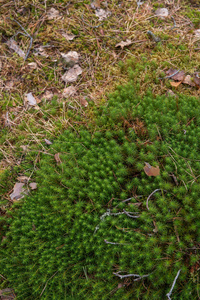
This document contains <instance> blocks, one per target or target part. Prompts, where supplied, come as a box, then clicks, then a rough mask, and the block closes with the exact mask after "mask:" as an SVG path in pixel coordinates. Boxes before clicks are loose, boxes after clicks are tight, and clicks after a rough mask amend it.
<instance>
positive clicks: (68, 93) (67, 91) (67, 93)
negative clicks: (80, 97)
mask: <svg viewBox="0 0 200 300" xmlns="http://www.w3.org/2000/svg"><path fill="white" fill-rule="evenodd" d="M76 92H77V90H76V88H75V87H74V86H73V85H70V86H68V87H66V88H64V90H63V94H62V95H63V97H65V98H68V97H71V96H73V95H75V94H76Z"/></svg>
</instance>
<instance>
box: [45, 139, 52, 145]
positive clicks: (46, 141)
mask: <svg viewBox="0 0 200 300" xmlns="http://www.w3.org/2000/svg"><path fill="white" fill-rule="evenodd" d="M44 141H45V143H46V144H47V145H52V142H51V141H50V140H47V139H44Z"/></svg>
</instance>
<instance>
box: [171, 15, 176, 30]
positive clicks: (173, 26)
mask: <svg viewBox="0 0 200 300" xmlns="http://www.w3.org/2000/svg"><path fill="white" fill-rule="evenodd" d="M171 19H172V21H173V22H174V26H173V27H171V28H170V30H173V29H174V28H176V21H175V19H174V17H173V16H171Z"/></svg>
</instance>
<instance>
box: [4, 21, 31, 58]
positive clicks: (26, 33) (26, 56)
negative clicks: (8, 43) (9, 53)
mask: <svg viewBox="0 0 200 300" xmlns="http://www.w3.org/2000/svg"><path fill="white" fill-rule="evenodd" d="M9 19H10V20H11V21H14V22H16V23H17V24H18V25H19V26H20V28H21V29H22V30H23V31H24V32H25V33H24V32H21V31H18V32H17V33H16V34H15V35H14V36H13V37H15V36H16V35H18V34H22V35H24V36H26V37H28V38H29V39H30V44H29V47H28V50H27V52H26V55H25V58H24V60H27V58H28V56H29V52H30V50H31V47H32V43H33V38H32V36H31V35H30V34H29V33H28V32H27V31H26V29H25V28H24V27H23V26H22V25H21V24H20V23H19V22H18V21H17V20H15V19H11V18H9Z"/></svg>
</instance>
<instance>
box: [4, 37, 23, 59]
mask: <svg viewBox="0 0 200 300" xmlns="http://www.w3.org/2000/svg"><path fill="white" fill-rule="evenodd" d="M6 44H7V45H8V47H9V48H10V49H12V50H14V51H15V52H16V53H17V54H18V55H19V56H20V57H22V58H23V59H25V56H26V55H25V53H24V51H23V50H21V48H20V47H19V46H18V45H17V43H16V42H15V41H14V40H13V39H10V40H8V41H7V42H6Z"/></svg>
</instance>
